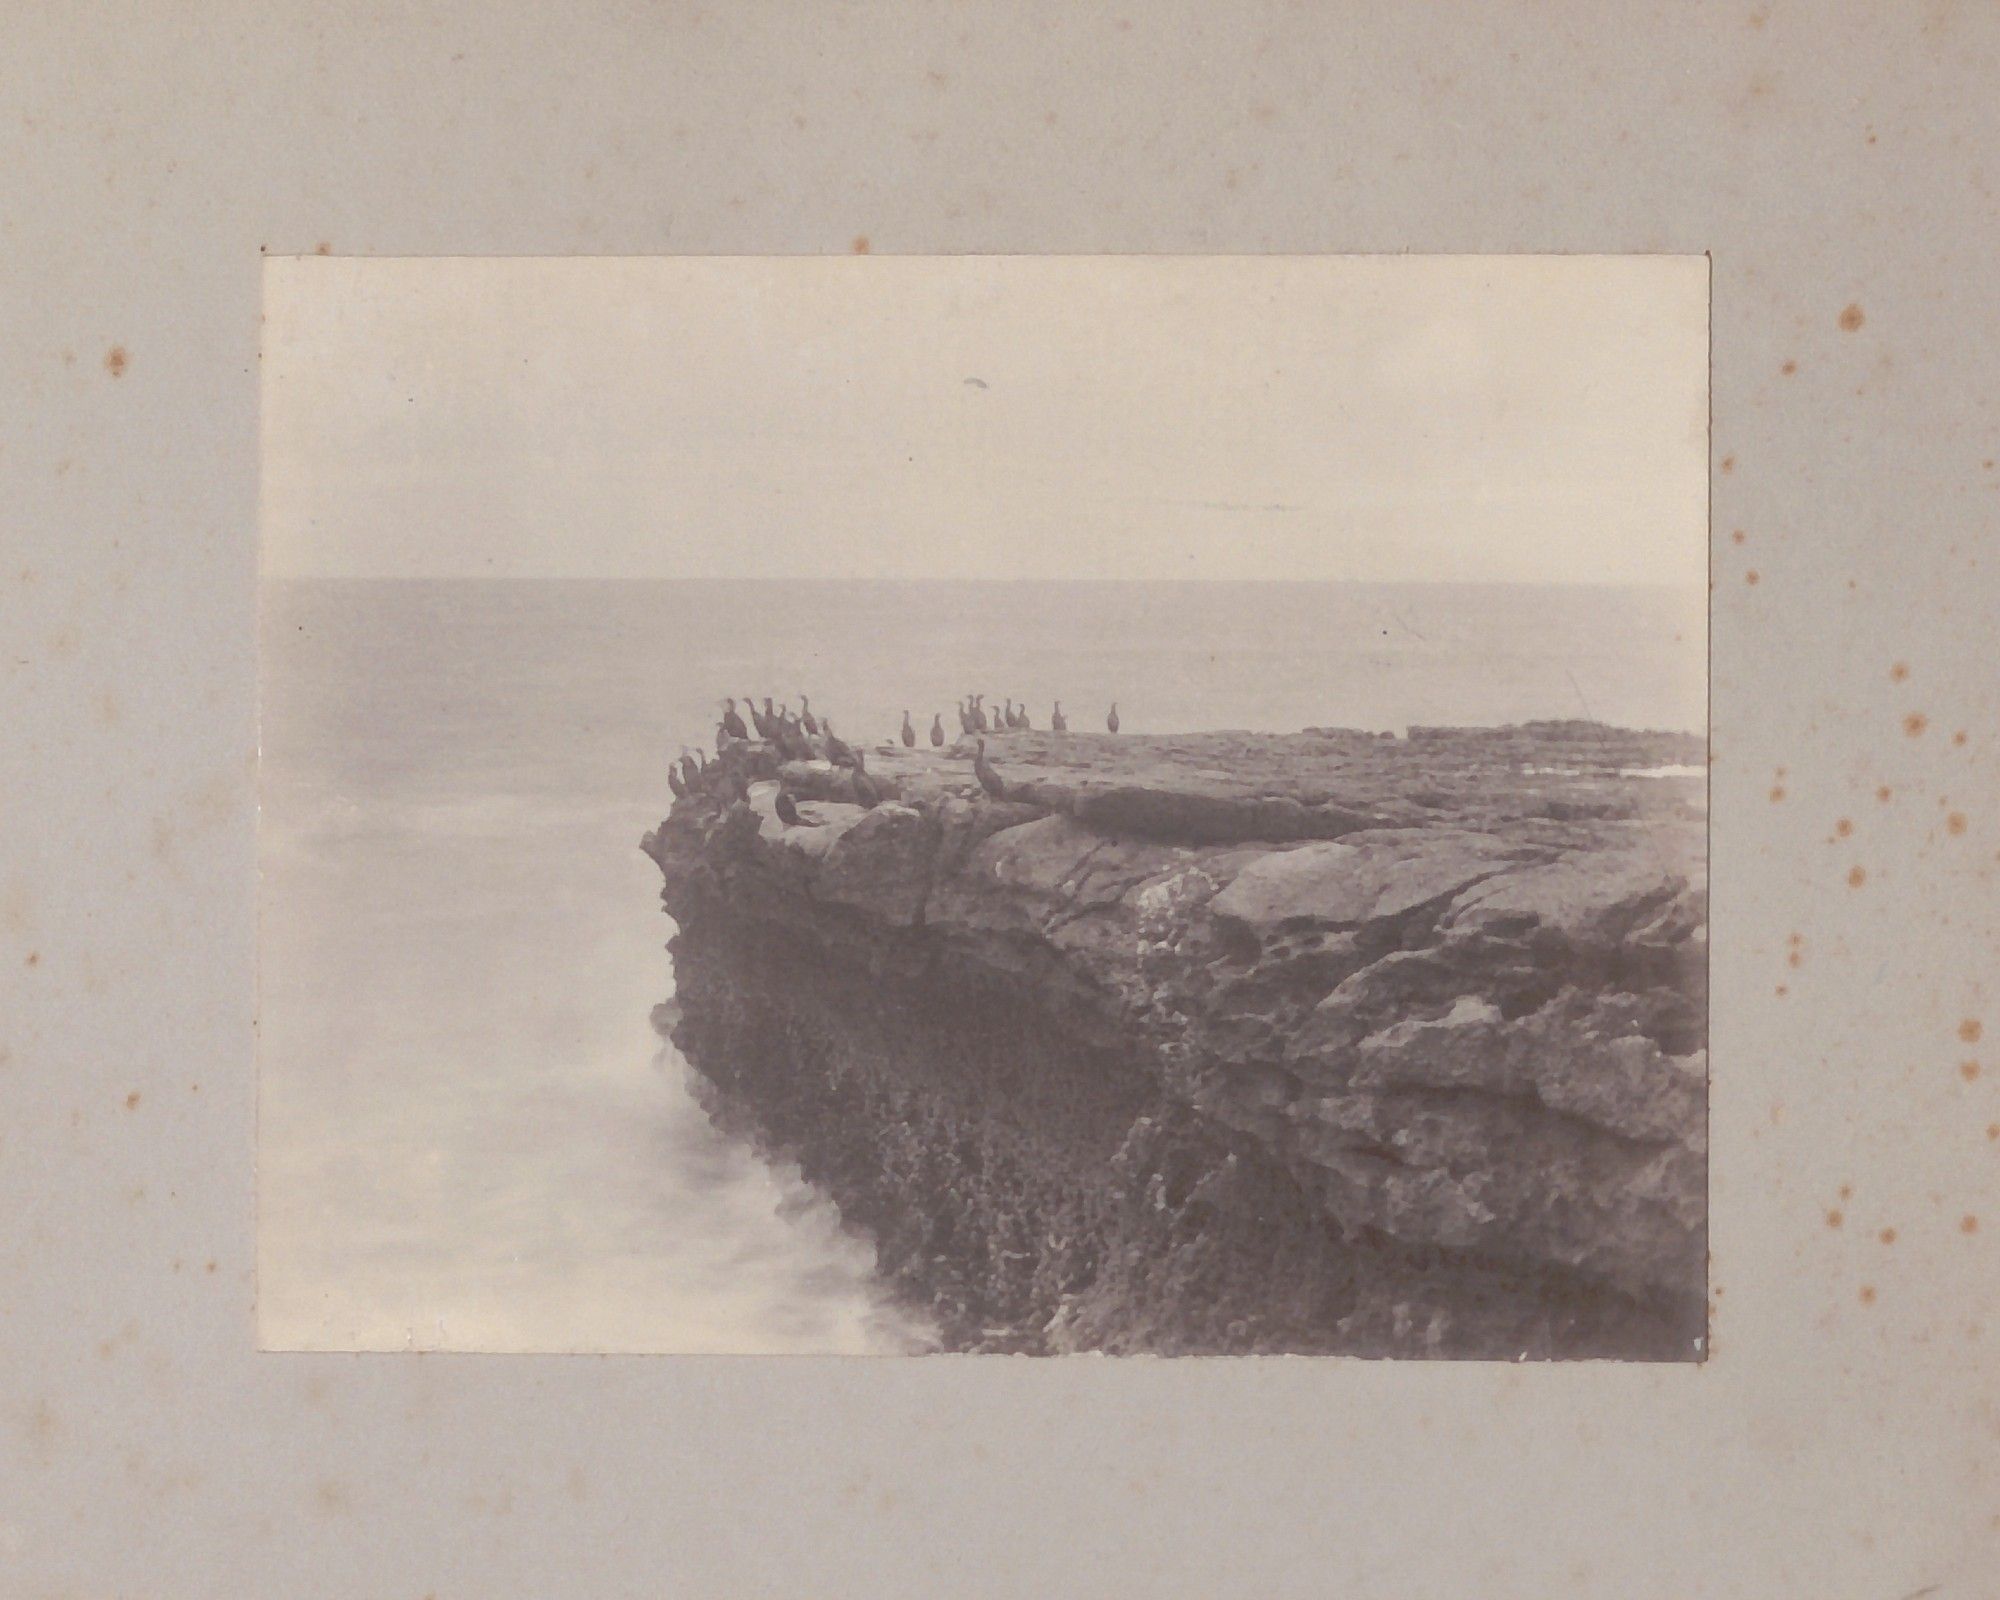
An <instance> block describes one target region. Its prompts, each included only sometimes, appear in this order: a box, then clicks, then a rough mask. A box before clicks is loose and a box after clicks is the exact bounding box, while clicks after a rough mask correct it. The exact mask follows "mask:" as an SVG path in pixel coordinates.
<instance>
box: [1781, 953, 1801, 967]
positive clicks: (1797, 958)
mask: <svg viewBox="0 0 2000 1600" xmlns="http://www.w3.org/2000/svg"><path fill="white" fill-rule="evenodd" d="M1785 960H1786V961H1787V962H1788V963H1789V964H1790V965H1792V966H1794V967H1796V966H1799V965H1801V964H1803V963H1804V961H1805V956H1804V954H1803V953H1802V952H1800V951H1797V950H1794V951H1792V952H1791V953H1790V954H1788V955H1787V956H1786V957H1785Z"/></svg>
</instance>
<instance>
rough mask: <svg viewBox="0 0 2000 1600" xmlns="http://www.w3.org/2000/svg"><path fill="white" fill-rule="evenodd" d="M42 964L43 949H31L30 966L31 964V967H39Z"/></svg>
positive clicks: (29, 953) (29, 954) (29, 955)
mask: <svg viewBox="0 0 2000 1600" xmlns="http://www.w3.org/2000/svg"><path fill="white" fill-rule="evenodd" d="M41 964H42V953H41V951H39V950H30V951H29V952H28V965H29V966H31V967H39V966H40V965H41Z"/></svg>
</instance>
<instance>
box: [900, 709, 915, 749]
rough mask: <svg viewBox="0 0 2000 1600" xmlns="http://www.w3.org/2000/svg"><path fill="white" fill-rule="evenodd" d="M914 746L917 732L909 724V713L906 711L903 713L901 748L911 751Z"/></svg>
mask: <svg viewBox="0 0 2000 1600" xmlns="http://www.w3.org/2000/svg"><path fill="white" fill-rule="evenodd" d="M916 744H917V730H916V728H915V727H914V726H913V725H912V724H911V722H910V713H909V711H908V710H907V709H906V710H905V711H904V712H903V748H904V749H905V750H913V749H915V748H916Z"/></svg>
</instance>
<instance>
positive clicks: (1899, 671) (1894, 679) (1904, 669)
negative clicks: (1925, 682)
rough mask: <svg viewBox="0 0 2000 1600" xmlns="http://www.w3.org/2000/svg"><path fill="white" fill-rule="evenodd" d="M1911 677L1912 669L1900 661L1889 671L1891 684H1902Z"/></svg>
mask: <svg viewBox="0 0 2000 1600" xmlns="http://www.w3.org/2000/svg"><path fill="white" fill-rule="evenodd" d="M1909 675H1910V669H1909V666H1908V664H1907V663H1905V662H1901V661H1898V662H1897V663H1896V664H1895V665H1894V666H1893V667H1891V668H1890V669H1889V681H1890V682H1891V683H1901V682H1902V681H1903V680H1904V679H1905V678H1907V677H1908V676H1909Z"/></svg>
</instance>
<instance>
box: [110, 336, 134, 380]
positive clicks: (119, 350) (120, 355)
mask: <svg viewBox="0 0 2000 1600" xmlns="http://www.w3.org/2000/svg"><path fill="white" fill-rule="evenodd" d="M131 359H132V358H131V357H130V356H128V355H126V354H125V347H124V346H123V345H122V344H114V345H113V346H112V347H111V348H110V349H109V350H107V351H106V352H105V353H104V370H105V371H106V372H108V373H110V374H111V376H112V377H114V378H122V377H124V376H125V368H126V367H127V365H129V364H130V362H131Z"/></svg>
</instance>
